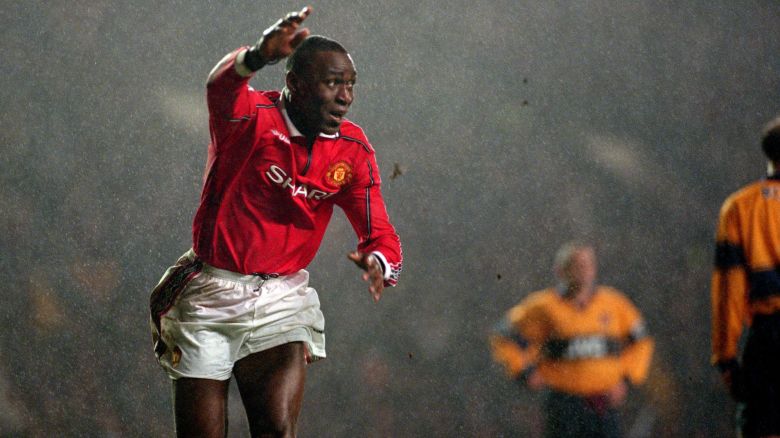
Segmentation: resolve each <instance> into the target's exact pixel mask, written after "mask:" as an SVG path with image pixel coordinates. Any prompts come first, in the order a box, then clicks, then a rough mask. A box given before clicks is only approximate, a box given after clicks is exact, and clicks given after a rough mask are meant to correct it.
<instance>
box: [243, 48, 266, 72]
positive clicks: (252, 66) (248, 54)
mask: <svg viewBox="0 0 780 438" xmlns="http://www.w3.org/2000/svg"><path fill="white" fill-rule="evenodd" d="M243 64H244V66H246V68H247V69H249V71H251V72H256V71H258V70H260V69H261V68H263V67H265V66H266V65H268V64H269V63H268V62H267V61H266V60H265V58H264V57H263V55H262V54H261V53H260V48H259V46H253V47H250V48H249V49H248V50H246V51H245V52H244V59H243Z"/></svg>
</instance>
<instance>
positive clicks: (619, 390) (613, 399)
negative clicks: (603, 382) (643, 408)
mask: <svg viewBox="0 0 780 438" xmlns="http://www.w3.org/2000/svg"><path fill="white" fill-rule="evenodd" d="M627 397H628V385H627V384H626V382H625V381H623V380H621V381H620V382H619V383H618V384H617V385H615V386H613V387H612V389H610V390H609V391H608V392H607V399H608V401H609V405H610V406H612V407H618V406H621V405H623V403H625V402H626V398H627Z"/></svg>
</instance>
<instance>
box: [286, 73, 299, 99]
mask: <svg viewBox="0 0 780 438" xmlns="http://www.w3.org/2000/svg"><path fill="white" fill-rule="evenodd" d="M284 82H285V85H286V86H287V89H288V90H290V93H291V94H295V93H296V92H297V91H298V90H299V82H300V81H299V80H298V76H297V75H296V74H295V73H294V72H291V71H289V72H287V74H286V75H285V76H284Z"/></svg>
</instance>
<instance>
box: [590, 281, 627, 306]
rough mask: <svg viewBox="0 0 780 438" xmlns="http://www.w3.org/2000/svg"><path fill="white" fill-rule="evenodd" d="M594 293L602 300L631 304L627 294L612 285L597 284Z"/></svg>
mask: <svg viewBox="0 0 780 438" xmlns="http://www.w3.org/2000/svg"><path fill="white" fill-rule="evenodd" d="M596 293H598V294H599V297H600V299H601V300H603V301H608V302H612V303H617V304H621V305H633V303H632V301H631V298H629V297H628V295H626V294H625V293H623V292H622V291H620V290H619V289H617V288H615V287H612V286H606V285H599V286H597V287H596Z"/></svg>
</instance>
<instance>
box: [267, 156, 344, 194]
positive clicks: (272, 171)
mask: <svg viewBox="0 0 780 438" xmlns="http://www.w3.org/2000/svg"><path fill="white" fill-rule="evenodd" d="M265 175H266V176H267V177H268V179H269V180H270V181H271V182H272V183H274V184H276V185H278V186H279V187H281V188H282V189H287V190H289V191H290V195H292V196H293V197H296V196H301V197H304V198H306V199H316V200H320V199H325V198H329V197H331V196H333V195H335V194H336V193H337V192H333V193H328V192H324V191H322V190H317V189H315V188H312V187H309V186H307V185H306V184H297V185H296V184H295V183H294V182H293V179H292V177H290V176H287V172H285V171H284V169H282V168H281V167H279V166H277V165H275V164H272V165H271V167H269V168H268V170H267V171H266V172H265Z"/></svg>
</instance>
